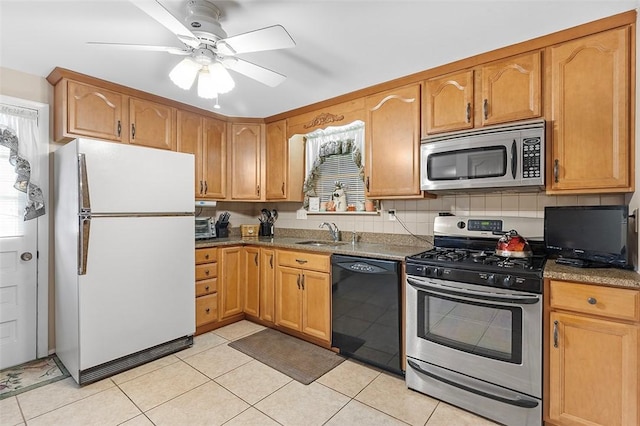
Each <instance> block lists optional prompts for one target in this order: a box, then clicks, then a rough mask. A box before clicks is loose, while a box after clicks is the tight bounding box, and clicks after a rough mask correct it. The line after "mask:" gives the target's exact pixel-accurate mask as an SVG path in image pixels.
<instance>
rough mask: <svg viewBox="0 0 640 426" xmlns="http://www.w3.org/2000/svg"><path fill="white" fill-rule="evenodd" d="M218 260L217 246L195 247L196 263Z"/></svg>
mask: <svg viewBox="0 0 640 426" xmlns="http://www.w3.org/2000/svg"><path fill="white" fill-rule="evenodd" d="M217 260H218V249H217V248H202V249H196V264H200V263H211V262H216V261H217Z"/></svg>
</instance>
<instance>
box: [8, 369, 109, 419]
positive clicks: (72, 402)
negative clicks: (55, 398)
mask: <svg viewBox="0 0 640 426" xmlns="http://www.w3.org/2000/svg"><path fill="white" fill-rule="evenodd" d="M67 379H70V380H72V381H73V383H75V380H73V378H72V377H71V376H69V377H67V378H66V379H64V380H60V381H59V382H55V383H60V382H64V381H65V380H67ZM102 380H109V381H110V382H111V384H112V385H113V386H110V387H108V388H106V389H103V390H101V391H99V392H96V393H92V394H90V395H86V396H83V397H82V398H78V399H76V400H74V401H71V402H68V403H66V404H62V405H60V406H58V407H56V408H54V409H52V410H49V411H45V412H44V413H41V414H38V415H37V416H34V417H31V418H29V419H27V417H26V416H25V415H24V413H23V414H22V417H23V418H24V422H25V424H27V423H28V422H29V421H31V420H34V419H37V418H38V417H42V416H44V415H45V414H48V413H52V412H54V411H56V410H58V409H60V408H63V407H67V406H69V405H72V404H75V403H76V402H80V401H82V400H85V399H87V398H91V397H92V396H94V395H99V394H101V393H103V392H106V391H108V390H110V389H112V388H114V387H117V385H116V384H115V383H114V382H113V379H112V378H111V377H107V378H105V379H102ZM102 380H100V381H102ZM100 381H98V382H100ZM98 382H94V383H98ZM55 383H50V384H49V385H53V384H55ZM91 384H93V383H90V385H91ZM49 385H46V386H43V387H41V388H38V389H44V388H45V387H47V386H49ZM87 386H88V385H87ZM35 390H36V389H33V390H32V391H30V392H33V391H35ZM28 393H29V392H25V393H22V394H20V395H26V394H28ZM15 396H16V398H17V397H18V396H19V395H15ZM18 403H19V400H18ZM21 411H22V409H21Z"/></svg>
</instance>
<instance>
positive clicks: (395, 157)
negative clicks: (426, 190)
mask: <svg viewBox="0 0 640 426" xmlns="http://www.w3.org/2000/svg"><path fill="white" fill-rule="evenodd" d="M365 105H366V111H367V119H366V131H365V152H366V155H365V188H366V194H367V197H370V198H411V197H422V195H423V194H422V191H420V156H419V155H420V84H413V85H410V86H405V87H401V88H398V89H395V90H389V91H386V92H382V93H378V94H376V95H372V96H369V97H367V98H366V103H365Z"/></svg>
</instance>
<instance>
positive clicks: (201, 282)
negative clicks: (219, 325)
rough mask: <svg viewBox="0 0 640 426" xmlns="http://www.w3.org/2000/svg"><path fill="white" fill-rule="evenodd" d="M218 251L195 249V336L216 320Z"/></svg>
mask: <svg viewBox="0 0 640 426" xmlns="http://www.w3.org/2000/svg"><path fill="white" fill-rule="evenodd" d="M217 254H218V249H216V248H201V249H196V255H195V258H196V283H195V285H196V334H199V333H200V332H201V330H198V328H200V327H202V326H204V325H207V324H210V323H212V322H216V321H217V320H218V262H217V259H218V257H217Z"/></svg>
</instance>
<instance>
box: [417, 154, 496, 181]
mask: <svg viewBox="0 0 640 426" xmlns="http://www.w3.org/2000/svg"><path fill="white" fill-rule="evenodd" d="M506 174H507V148H506V147H505V146H503V145H499V146H489V147H481V148H470V149H460V150H456V151H447V152H439V153H433V154H431V155H429V157H428V159H427V177H428V179H429V180H430V181H448V180H462V179H483V178H493V177H501V176H504V175H506Z"/></svg>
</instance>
